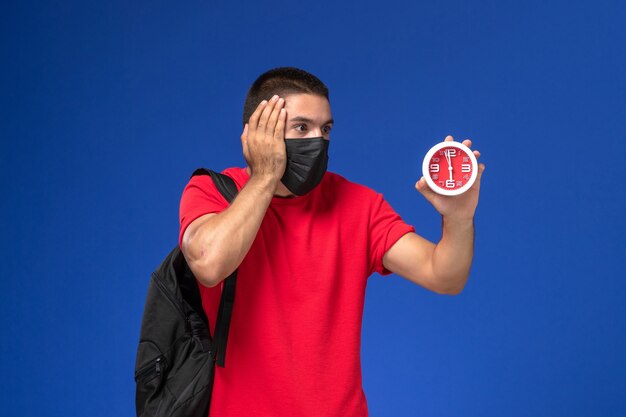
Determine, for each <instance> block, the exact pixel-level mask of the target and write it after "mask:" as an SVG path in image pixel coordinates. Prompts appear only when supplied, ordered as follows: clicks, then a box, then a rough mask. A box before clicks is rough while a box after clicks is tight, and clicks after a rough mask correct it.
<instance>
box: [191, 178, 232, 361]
mask: <svg viewBox="0 0 626 417" xmlns="http://www.w3.org/2000/svg"><path fill="white" fill-rule="evenodd" d="M195 175H210V176H211V179H212V180H213V183H214V184H215V186H216V187H217V189H218V190H219V192H220V193H221V194H222V196H224V198H225V199H226V201H228V203H229V204H230V203H232V201H233V200H234V199H235V197H236V196H237V193H238V192H239V191H238V190H237V186H236V185H235V181H233V179H232V178H230V177H229V176H228V175H224V174H220V173H219V172H214V171H211V170H210V169H206V168H198V169H196V170H195V171H194V172H193V174H192V175H191V176H192V177H193V176H195ZM236 283H237V270H236V269H235V271H233V273H232V274H230V276H229V277H228V278H226V279H225V280H224V287H223V288H222V298H221V299H220V306H219V310H218V312H217V321H216V323H215V332H214V335H213V354H214V356H213V357H214V358H216V359H215V362H216V364H217V365H219V366H221V367H224V366H225V364H226V343H227V342H228V329H229V328H230V319H231V318H232V314H233V305H234V302H235V285H236Z"/></svg>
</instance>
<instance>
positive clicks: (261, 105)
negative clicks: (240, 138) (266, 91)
mask: <svg viewBox="0 0 626 417" xmlns="http://www.w3.org/2000/svg"><path fill="white" fill-rule="evenodd" d="M265 106H267V100H263V101H262V102H260V103H259V105H258V106H257V107H256V110H255V111H254V113H252V116H250V120H249V122H248V124H249V125H250V132H251V133H254V132H256V128H257V125H258V123H259V117H260V116H261V112H262V111H263V110H264V109H265Z"/></svg>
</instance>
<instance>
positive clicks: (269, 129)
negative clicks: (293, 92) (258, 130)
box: [265, 98, 285, 136]
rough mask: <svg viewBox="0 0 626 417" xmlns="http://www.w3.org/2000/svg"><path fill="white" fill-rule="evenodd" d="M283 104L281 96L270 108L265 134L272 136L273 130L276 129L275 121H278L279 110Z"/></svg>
mask: <svg viewBox="0 0 626 417" xmlns="http://www.w3.org/2000/svg"><path fill="white" fill-rule="evenodd" d="M284 105H285V100H284V99H283V98H279V99H278V101H276V105H275V106H274V109H273V110H272V114H270V118H269V119H268V121H267V127H266V130H265V134H266V135H267V136H274V131H275V130H276V123H277V122H278V118H279V115H280V110H281V109H282V108H283V106H284Z"/></svg>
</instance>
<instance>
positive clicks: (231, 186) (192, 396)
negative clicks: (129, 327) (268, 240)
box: [135, 168, 237, 417]
mask: <svg viewBox="0 0 626 417" xmlns="http://www.w3.org/2000/svg"><path fill="white" fill-rule="evenodd" d="M194 175H210V176H211V178H212V179H213V182H214V183H215V185H216V186H217V188H218V190H219V191H220V192H221V193H222V195H223V196H224V198H225V199H226V200H227V201H228V202H229V203H230V202H232V200H233V199H234V198H235V196H236V195H237V187H236V186H235V183H234V181H233V180H232V179H231V178H230V177H228V176H226V175H223V174H219V173H216V172H213V171H210V170H207V169H204V168H200V169H197V170H196V171H195V172H194V173H193V174H192V177H193V176H194ZM236 278H237V271H236V270H235V272H233V273H232V274H231V275H230V276H229V277H228V278H227V279H226V280H225V281H224V287H223V289H222V298H221V301H220V306H219V310H218V315H217V323H216V325H215V333H214V338H213V339H212V338H211V334H210V331H209V326H208V319H207V317H206V314H205V313H204V310H203V309H202V301H201V299H200V291H199V288H198V283H197V282H196V278H195V277H194V276H193V273H192V272H191V269H189V266H188V265H187V262H186V260H185V258H184V256H183V254H182V252H181V251H180V248H179V247H178V246H176V247H175V248H174V249H173V250H172V251H171V252H170V253H169V255H167V257H166V258H165V260H164V261H163V262H162V263H161V265H160V266H159V267H158V268H157V269H156V271H154V272H153V273H152V279H151V280H150V283H149V285H148V296H147V298H146V304H145V307H144V311H143V318H142V322H141V335H140V339H139V347H138V349H137V361H136V363H135V382H136V384H137V390H136V396H135V405H136V408H137V417H196V416H197V417H207V415H208V413H209V404H210V401H211V391H212V389H213V376H214V367H215V364H217V365H219V366H222V367H223V366H224V364H225V354H226V341H227V338H228V328H229V326H230V318H231V314H232V308H233V301H234V298H235V283H236Z"/></svg>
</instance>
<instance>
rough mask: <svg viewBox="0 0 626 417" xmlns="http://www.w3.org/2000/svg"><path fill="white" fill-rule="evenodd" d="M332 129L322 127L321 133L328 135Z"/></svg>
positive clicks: (330, 127)
mask: <svg viewBox="0 0 626 417" xmlns="http://www.w3.org/2000/svg"><path fill="white" fill-rule="evenodd" d="M332 129H333V127H332V126H324V127H323V128H322V131H323V132H324V133H330V131H331V130H332Z"/></svg>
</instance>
